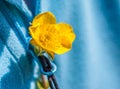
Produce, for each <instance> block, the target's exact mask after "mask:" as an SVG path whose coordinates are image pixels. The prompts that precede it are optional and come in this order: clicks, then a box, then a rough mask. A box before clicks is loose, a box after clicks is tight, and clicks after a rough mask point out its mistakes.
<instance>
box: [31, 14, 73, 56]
mask: <svg viewBox="0 0 120 89" xmlns="http://www.w3.org/2000/svg"><path fill="white" fill-rule="evenodd" d="M29 31H30V34H31V36H32V40H31V44H33V45H35V46H38V47H40V48H42V49H43V50H45V51H46V52H48V54H50V55H51V56H54V54H55V53H56V54H63V53H65V52H68V51H69V50H70V49H71V48H72V42H73V41H74V39H75V34H74V32H73V28H72V27H71V26H70V25H69V24H66V23H56V18H55V16H54V15H53V14H52V13H51V12H45V13H42V14H39V15H37V16H36V17H35V18H34V19H33V21H32V23H31V26H30V27H29Z"/></svg>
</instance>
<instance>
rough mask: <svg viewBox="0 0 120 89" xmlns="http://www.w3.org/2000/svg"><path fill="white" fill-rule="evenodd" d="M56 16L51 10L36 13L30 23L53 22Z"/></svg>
mask: <svg viewBox="0 0 120 89" xmlns="http://www.w3.org/2000/svg"><path fill="white" fill-rule="evenodd" d="M55 23H56V18H55V16H54V15H53V14H52V13H51V12H45V13H42V14H38V15H37V16H35V18H34V19H33V21H32V25H34V26H35V25H37V24H39V25H41V24H55Z"/></svg>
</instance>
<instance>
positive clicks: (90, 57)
mask: <svg viewBox="0 0 120 89" xmlns="http://www.w3.org/2000/svg"><path fill="white" fill-rule="evenodd" d="M41 3H42V4H41V11H42V12H44V11H51V12H53V13H54V14H55V15H56V17H57V21H58V22H61V21H62V22H67V23H69V24H71V25H72V26H73V28H74V31H75V33H76V40H75V42H74V43H73V46H72V47H73V48H72V50H71V51H70V52H68V53H66V54H64V55H57V56H56V57H55V62H56V64H57V66H58V69H57V72H56V77H57V80H58V81H59V84H60V87H61V89H120V0H42V1H41Z"/></svg>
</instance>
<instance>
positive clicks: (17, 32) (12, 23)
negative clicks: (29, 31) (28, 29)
mask: <svg viewBox="0 0 120 89" xmlns="http://www.w3.org/2000/svg"><path fill="white" fill-rule="evenodd" d="M4 8H9V7H7V6H6V4H5V5H2V9H1V11H2V13H3V14H4V16H5V18H6V20H7V21H8V23H9V24H10V26H11V28H12V29H13V31H14V33H15V34H16V35H17V36H18V39H19V38H20V39H19V41H20V43H21V45H22V47H23V48H24V49H25V50H26V51H27V42H26V39H25V38H23V37H24V35H23V34H22V31H20V30H21V29H20V28H19V27H18V26H17V24H15V23H14V22H15V21H14V20H13V19H12V18H10V16H11V15H10V13H8V12H9V11H8V9H4ZM11 17H13V16H11Z"/></svg>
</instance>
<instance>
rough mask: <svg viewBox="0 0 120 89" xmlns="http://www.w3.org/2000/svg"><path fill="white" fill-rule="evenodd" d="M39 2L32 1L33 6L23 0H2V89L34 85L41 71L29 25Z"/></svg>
mask: <svg viewBox="0 0 120 89" xmlns="http://www.w3.org/2000/svg"><path fill="white" fill-rule="evenodd" d="M38 1H39V0H36V1H34V0H31V2H33V3H32V5H31V7H27V5H28V4H27V5H26V3H27V1H26V2H24V1H23V0H1V1H0V89H30V88H32V87H34V88H35V81H36V78H38V75H37V73H38V72H39V71H38V70H37V68H38V66H37V63H36V61H35V59H36V57H35V56H34V54H33V53H32V51H31V50H30V49H29V41H28V37H29V33H28V26H29V25H30V24H29V23H30V22H31V20H32V18H33V16H34V15H35V14H36V13H38V12H39V10H40V8H39V6H40V4H39V6H37V4H36V3H39V2H40V1H39V2H38ZM29 4H30V3H29ZM28 6H30V5H28ZM32 7H33V8H32Z"/></svg>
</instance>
